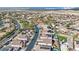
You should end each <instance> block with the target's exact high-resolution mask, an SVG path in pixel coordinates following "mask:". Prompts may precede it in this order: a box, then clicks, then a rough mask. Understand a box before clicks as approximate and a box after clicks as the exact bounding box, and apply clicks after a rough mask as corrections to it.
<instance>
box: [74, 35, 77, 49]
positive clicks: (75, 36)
mask: <svg viewBox="0 0 79 59" xmlns="http://www.w3.org/2000/svg"><path fill="white" fill-rule="evenodd" d="M77 37H78V34H75V35H73V50H74V49H75V39H76V38H77Z"/></svg>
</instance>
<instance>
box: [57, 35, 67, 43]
mask: <svg viewBox="0 0 79 59" xmlns="http://www.w3.org/2000/svg"><path fill="white" fill-rule="evenodd" d="M57 38H58V39H59V41H62V42H66V41H67V37H66V36H62V35H57Z"/></svg>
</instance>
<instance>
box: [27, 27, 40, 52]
mask: <svg viewBox="0 0 79 59" xmlns="http://www.w3.org/2000/svg"><path fill="white" fill-rule="evenodd" d="M38 36H39V28H38V27H37V26H35V35H34V37H33V39H32V41H31V42H30V43H29V45H28V46H27V49H26V51H31V50H32V49H33V47H34V45H35V43H36V41H37V39H38Z"/></svg>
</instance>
